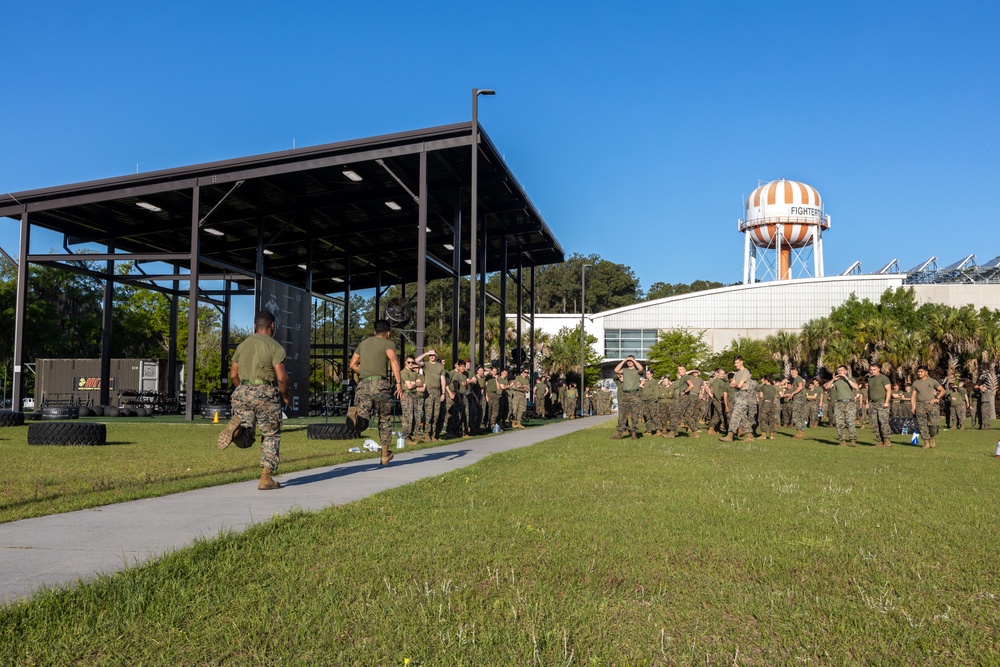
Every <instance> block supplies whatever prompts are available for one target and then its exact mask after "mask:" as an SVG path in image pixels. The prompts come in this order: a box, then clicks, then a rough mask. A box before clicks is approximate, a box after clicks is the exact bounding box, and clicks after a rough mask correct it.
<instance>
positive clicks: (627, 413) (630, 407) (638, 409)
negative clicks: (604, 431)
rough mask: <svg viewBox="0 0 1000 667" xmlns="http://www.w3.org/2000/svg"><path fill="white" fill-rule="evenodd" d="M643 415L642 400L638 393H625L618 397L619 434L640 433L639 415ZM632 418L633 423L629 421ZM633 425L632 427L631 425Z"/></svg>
mask: <svg viewBox="0 0 1000 667" xmlns="http://www.w3.org/2000/svg"><path fill="white" fill-rule="evenodd" d="M640 414H642V400H641V399H640V398H639V392H637V391H623V392H621V393H620V395H619V396H618V429H617V431H618V433H619V434H621V433H625V432H626V431H631V432H632V433H638V432H639V415H640ZM630 418H631V421H629V420H630ZM630 423H631V426H629V424H630Z"/></svg>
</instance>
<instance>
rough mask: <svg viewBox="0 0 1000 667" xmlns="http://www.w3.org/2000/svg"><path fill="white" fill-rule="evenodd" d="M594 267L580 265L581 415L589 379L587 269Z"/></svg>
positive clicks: (581, 414) (591, 265)
mask: <svg viewBox="0 0 1000 667" xmlns="http://www.w3.org/2000/svg"><path fill="white" fill-rule="evenodd" d="M592 268H594V265H593V264H584V265H583V266H581V267H580V416H581V417H586V416H587V415H585V414H583V406H584V405H585V403H584V398H583V395H584V393H585V392H586V389H587V380H586V377H585V376H584V368H585V364H586V363H587V329H586V328H585V326H584V321H583V318H584V315H585V314H586V312H587V269H592Z"/></svg>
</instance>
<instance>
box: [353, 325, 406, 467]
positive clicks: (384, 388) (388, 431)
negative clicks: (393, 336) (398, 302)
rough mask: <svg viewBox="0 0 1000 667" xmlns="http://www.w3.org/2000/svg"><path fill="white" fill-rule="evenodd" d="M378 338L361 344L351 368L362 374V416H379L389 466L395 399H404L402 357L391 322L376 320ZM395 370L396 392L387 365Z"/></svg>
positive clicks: (356, 396) (357, 394) (384, 461)
mask: <svg viewBox="0 0 1000 667" xmlns="http://www.w3.org/2000/svg"><path fill="white" fill-rule="evenodd" d="M374 328H375V335H374V336H371V337H369V338H366V339H364V340H363V341H361V342H360V343H359V344H358V346H357V348H355V350H354V354H353V355H352V356H351V363H350V368H351V370H352V371H354V372H355V373H357V374H358V376H360V377H359V380H358V388H357V389H356V390H355V392H354V401H355V403H356V404H357V407H358V417H360V418H362V419H366V420H369V421H370V420H371V418H372V417H373V416H376V417H378V438H379V442H380V444H381V445H382V465H388V464H389V461H391V460H392V457H393V453H392V451H391V450H390V449H389V445H390V443H391V442H392V410H393V405H392V397H393V394H395V396H396V397H397V398H399V399H400V400H402V398H403V383H402V379H401V377H400V372H401V371H400V368H399V358H398V357H397V356H396V345H395V343H393V342H392V341H390V340H389V332H390V329H389V323H388V322H387V321H385V320H375V325H374ZM387 365H388V366H389V367H390V368H391V370H392V377H393V379H394V380H395V381H396V390H395V392H393V391H392V389H391V388H390V386H389V381H388V380H387V379H386V372H385V371H386V366H387Z"/></svg>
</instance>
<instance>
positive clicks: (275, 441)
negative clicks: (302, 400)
mask: <svg viewBox="0 0 1000 667" xmlns="http://www.w3.org/2000/svg"><path fill="white" fill-rule="evenodd" d="M274 328H275V320H274V315H273V314H272V313H271V312H270V311H267V310H261V311H260V312H258V313H257V315H256V316H255V317H254V333H253V334H252V335H251V336H249V337H248V338H246V339H245V340H244V341H243V342H242V343H240V344H239V345H238V346H237V348H236V351H235V352H234V353H233V361H232V366H231V367H230V369H229V377H230V379H231V380H232V382H233V385H234V386H235V387H236V389H235V390H234V391H233V396H232V406H233V416H232V417H231V418H230V420H229V423H228V424H227V425H226V427H225V428H224V429H223V430H222V433H221V434H219V438H218V446H219V449H225V448H226V447H228V446H229V444H230V443H231V442H235V443H236V446H237V447H249V446H250V445H252V444H253V442H254V440H256V435H255V432H254V429H255V428H259V429H260V434H261V447H260V467H261V474H260V483H259V484H258V485H257V488H258V489H260V490H261V491H269V490H271V489H278V488H281V484H280V483H279V482H276V481H275V480H274V479H272V478H271V473H273V472H274V471H275V470H277V469H278V463H279V462H280V452H281V406H282V402H284V404H285V405H289V404H290V403H291V396H290V394H289V389H288V384H289V383H288V373H287V372H286V370H285V350H284V349H283V348H282V347H281V345H280V344H279V343H278V342H277V341H276V340H274V337H273V336H274Z"/></svg>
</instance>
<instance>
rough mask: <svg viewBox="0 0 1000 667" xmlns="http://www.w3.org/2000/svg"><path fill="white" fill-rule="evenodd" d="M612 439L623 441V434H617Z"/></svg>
mask: <svg viewBox="0 0 1000 667" xmlns="http://www.w3.org/2000/svg"><path fill="white" fill-rule="evenodd" d="M611 439H612V440H621V439H622V434H621V433H615V434H614V435H613V436H611Z"/></svg>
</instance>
